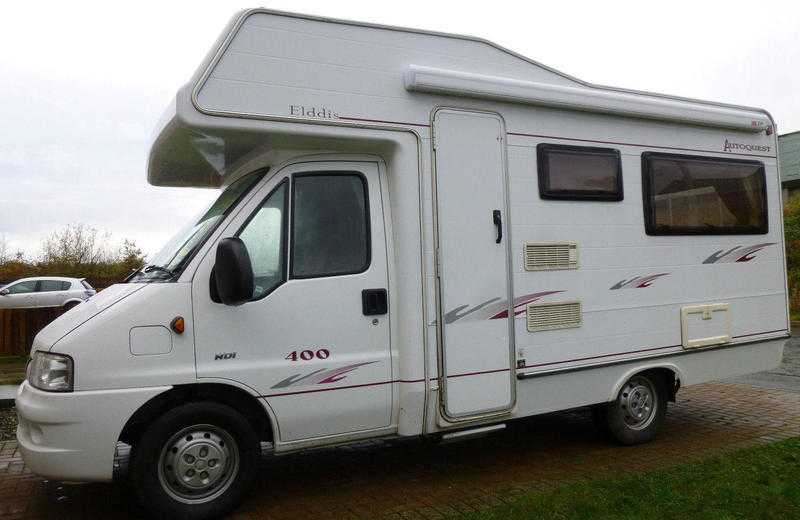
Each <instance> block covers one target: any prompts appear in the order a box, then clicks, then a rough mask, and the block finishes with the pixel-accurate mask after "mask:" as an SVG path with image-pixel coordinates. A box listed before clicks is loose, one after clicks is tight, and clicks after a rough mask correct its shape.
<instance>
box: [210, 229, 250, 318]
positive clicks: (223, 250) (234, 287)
mask: <svg viewBox="0 0 800 520" xmlns="http://www.w3.org/2000/svg"><path fill="white" fill-rule="evenodd" d="M216 260H217V261H216V264H215V265H214V282H213V283H216V286H217V293H216V294H217V296H218V297H219V299H220V301H221V302H222V303H224V304H225V305H241V304H243V303H245V302H248V301H250V299H251V298H252V297H253V289H254V287H255V286H254V282H253V265H252V264H251V263H250V254H249V253H248V252H247V246H245V245H244V242H242V240H241V239H240V238H223V239H222V240H221V241H220V243H219V245H217V259H216Z"/></svg>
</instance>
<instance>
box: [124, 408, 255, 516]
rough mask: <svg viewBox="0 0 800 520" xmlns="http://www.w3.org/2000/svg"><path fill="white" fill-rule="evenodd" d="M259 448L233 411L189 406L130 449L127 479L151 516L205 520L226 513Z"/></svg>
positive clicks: (245, 485)
mask: <svg viewBox="0 0 800 520" xmlns="http://www.w3.org/2000/svg"><path fill="white" fill-rule="evenodd" d="M259 455H260V443H259V440H258V436H257V435H256V433H255V431H254V430H253V427H252V426H251V425H250V423H249V422H248V421H247V419H245V418H244V417H242V415H241V414H239V413H238V412H236V411H235V410H234V409H232V408H230V407H228V406H225V405H221V404H218V403H214V402H196V403H189V404H186V405H183V406H180V407H178V408H175V409H173V410H170V411H169V412H167V413H166V414H164V415H162V416H161V417H159V418H158V419H157V420H156V421H155V422H154V423H153V424H152V425H151V426H150V427H149V428H148V429H147V431H146V432H145V434H144V435H143V436H142V438H141V439H140V441H139V442H138V443H137V445H136V446H135V447H134V451H133V459H132V461H131V477H132V481H133V484H134V488H135V490H136V493H137V495H138V498H139V501H140V502H141V504H142V505H143V506H144V507H145V508H147V509H148V510H150V511H151V512H152V513H154V515H155V516H156V517H161V518H182V519H192V520H198V519H205V518H217V517H220V516H223V515H224V514H226V513H228V512H230V511H231V510H232V509H233V508H235V507H236V506H237V505H238V504H239V502H241V500H242V498H243V496H244V494H245V493H246V492H247V490H248V489H249V487H250V484H252V482H253V479H254V478H255V475H256V469H257V466H258V459H259Z"/></svg>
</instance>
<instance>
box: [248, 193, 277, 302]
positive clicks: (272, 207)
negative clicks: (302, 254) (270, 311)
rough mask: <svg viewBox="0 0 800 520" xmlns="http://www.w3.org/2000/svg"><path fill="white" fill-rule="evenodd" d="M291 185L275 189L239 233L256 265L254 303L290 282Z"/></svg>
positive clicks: (254, 270) (254, 268) (251, 259)
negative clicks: (288, 229)
mask: <svg viewBox="0 0 800 520" xmlns="http://www.w3.org/2000/svg"><path fill="white" fill-rule="evenodd" d="M287 185H288V182H287V181H284V182H283V183H281V184H280V185H279V186H278V187H277V188H275V189H274V190H273V191H272V193H271V194H270V195H269V196H268V197H267V198H266V200H265V201H264V203H263V204H261V206H260V207H259V208H258V210H256V212H255V213H254V214H253V216H252V217H250V220H249V221H248V222H247V224H245V226H244V228H243V229H242V230H241V231H240V232H239V238H241V239H242V241H243V242H244V243H245V245H246V246H247V251H248V253H250V261H251V262H252V264H253V275H254V278H255V289H254V291H253V299H254V300H257V299H259V298H263V297H264V296H266V295H267V294H268V293H270V292H271V291H272V290H273V289H275V288H276V287H278V286H279V285H280V284H282V283H283V282H284V281H286V246H285V242H286V232H285V227H286V224H285V214H286V201H287V194H288V191H289V190H288V186H287Z"/></svg>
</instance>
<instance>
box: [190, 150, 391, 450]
mask: <svg viewBox="0 0 800 520" xmlns="http://www.w3.org/2000/svg"><path fill="white" fill-rule="evenodd" d="M256 189H257V193H256V195H255V196H254V197H253V198H252V199H251V200H250V201H249V202H248V203H247V206H246V207H245V208H243V209H242V211H240V212H239V214H238V215H237V218H236V220H234V221H233V222H231V224H230V225H228V226H227V228H226V230H225V232H224V233H223V236H238V237H239V238H241V239H242V241H243V242H244V243H245V245H246V246H247V249H248V252H249V254H250V259H251V262H252V264H253V274H254V276H255V285H256V287H255V294H253V298H252V300H251V301H249V302H247V303H245V304H244V305H240V306H238V307H229V306H226V305H223V304H221V303H216V302H214V301H213V296H212V295H211V294H210V292H209V277H210V271H211V266H212V265H213V262H214V258H213V257H214V254H213V251H211V254H210V255H208V257H209V258H206V259H205V262H204V263H205V264H206V265H204V269H205V270H206V271H207V272H208V275H206V274H204V273H203V272H202V270H199V271H198V274H197V275H195V278H194V282H193V283H194V290H193V301H194V303H193V305H194V312H195V316H194V326H195V338H196V340H195V341H196V345H197V348H196V350H197V354H196V356H197V375H198V377H200V378H215V379H229V380H235V381H238V382H240V383H242V384H244V385H247V386H248V387H250V388H252V389H254V390H255V391H256V392H258V394H259V395H261V396H262V397H263V398H264V399H265V400H266V402H267V403H268V405H269V407H270V408H271V409H272V411H273V412H274V414H275V417H276V420H277V423H278V430H279V431H278V432H276V433H277V434H278V435H279V440H280V441H282V442H290V441H299V440H304V439H312V438H318V437H326V436H335V435H341V434H348V433H355V432H362V431H369V430H378V429H381V428H387V427H389V426H390V424H391V417H392V366H391V353H390V347H389V312H390V309H388V306H387V290H388V289H389V287H388V272H387V256H386V237H385V232H384V229H385V228H384V214H383V205H382V202H381V201H382V199H383V197H382V196H381V180H380V175H379V169H378V165H377V164H376V163H368V162H332V161H329V162H313V163H303V164H294V165H291V166H289V167H286V168H284V169H282V170H281V171H279V172H278V173H276V174H275V175H274V176H273V177H272V178H271V179H269V180H268V181H267V182H265V183H262V185H260V186H259V187H258V188H256Z"/></svg>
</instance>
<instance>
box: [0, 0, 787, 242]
mask: <svg viewBox="0 0 800 520" xmlns="http://www.w3.org/2000/svg"><path fill="white" fill-rule="evenodd" d="M486 5H490V6H491V9H489V8H486V7H485V6H486ZM256 6H258V5H257V4H248V3H243V2H238V1H225V0H214V1H203V0H193V1H174V0H170V1H166V0H159V1H157V2H151V1H147V0H139V1H137V2H125V3H122V2H110V1H105V2H89V1H79V0H76V1H74V2H46V1H39V2H35V3H33V2H24V1H21V0H16V1H9V0H7V1H6V2H4V5H3V9H2V13H1V14H0V48H2V49H3V52H2V53H0V238H2V237H5V241H6V243H7V247H8V249H9V250H11V251H17V250H21V251H23V252H25V254H26V255H28V256H29V257H35V256H36V255H37V254H38V253H39V252H40V244H41V241H42V240H43V239H44V238H45V237H46V236H48V235H49V234H50V233H52V232H53V231H55V230H57V229H59V228H63V227H64V226H65V225H67V224H70V223H83V224H86V225H88V226H91V227H94V228H96V229H98V230H99V231H101V232H104V233H106V232H107V233H110V234H111V237H112V238H111V240H112V242H113V243H120V242H121V241H122V240H123V239H125V238H127V239H132V240H134V241H135V242H136V243H137V244H139V246H141V247H142V249H143V250H144V251H145V253H147V254H149V255H151V256H152V254H153V253H155V252H156V251H158V249H159V248H160V246H161V245H162V244H163V243H165V242H166V241H167V240H168V239H169V237H170V236H172V234H173V233H175V232H176V231H178V229H180V228H181V227H183V225H184V224H185V223H186V222H187V221H188V220H189V219H191V218H192V217H193V216H195V215H196V214H197V213H198V212H199V211H201V210H202V209H203V208H204V207H205V205H206V204H208V203H209V201H210V200H212V199H213V197H214V196H215V193H214V191H213V190H197V189H185V188H180V189H176V188H157V187H153V186H150V185H148V184H147V179H146V173H145V165H146V160H147V153H148V149H149V145H150V139H151V137H152V133H153V131H154V128H155V126H156V123H157V122H158V119H159V117H160V115H161V113H162V111H163V110H164V109H165V108H166V106H167V105H168V103H169V102H170V100H171V99H172V98H173V96H174V95H175V92H176V91H177V89H178V88H179V87H180V86H181V85H183V84H184V83H185V82H186V81H188V79H189V77H190V76H191V74H192V73H193V72H194V70H195V68H196V67H197V66H198V64H199V63H200V61H201V59H202V58H203V57H204V56H205V54H206V53H207V52H208V51H209V49H210V48H211V46H212V45H213V43H214V41H215V40H216V38H217V37H218V36H219V34H220V32H221V31H222V30H223V28H224V26H225V25H226V23H227V22H228V20H229V19H230V18H231V17H232V16H233V15H234V14H235V13H236V12H237V11H238V10H240V9H242V8H246V7H256ZM262 7H268V8H273V9H280V10H286V11H293V12H299V13H308V14H315V15H323V16H331V17H336V18H345V19H352V20H358V21H366V22H376V23H382V24H389V25H399V26H407V27H414V28H421V29H430V30H436V31H443V32H452V33H460V34H468V35H473V36H479V37H482V38H486V39H489V40H492V41H494V42H496V43H498V44H500V45H503V46H505V47H507V48H509V49H512V50H514V51H516V52H518V53H521V54H523V55H525V56H528V57H530V58H532V59H534V60H537V61H539V62H541V63H544V64H546V65H548V66H551V67H553V68H555V69H557V70H560V71H562V72H565V73H567V74H570V75H572V76H576V77H578V78H580V79H582V80H585V81H589V82H592V83H596V84H601V85H612V86H618V87H624V88H631V89H639V90H647V91H653V92H663V93H667V94H674V95H680V96H688V97H694V98H700V99H709V100H715V101H722V102H728V103H735V104H742V105H749V106H756V107H763V108H766V109H767V110H769V111H770V112H771V113H772V115H773V117H774V118H775V119H776V121H777V124H778V131H779V133H787V132H791V131H796V130H800V95H798V92H797V91H798V86H800V66H798V65H800V3H798V2H785V3H779V2H753V1H750V2H736V1H726V2H699V1H696V0H695V1H693V2H681V1H670V2H645V1H643V0H639V1H636V2H596V1H595V2H573V1H569V0H560V1H558V2H546V3H545V2H542V3H538V2H519V1H516V2H511V1H508V2H505V1H501V0H495V1H494V2H491V3H490V4H482V3H477V2H464V1H463V0H462V1H459V2H448V1H445V0H440V1H438V2H431V1H430V0H425V1H412V0H404V1H403V2H375V1H370V2H355V1H348V0H337V1H335V2H331V1H314V0H293V1H282V2H267V3H264V4H262Z"/></svg>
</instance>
